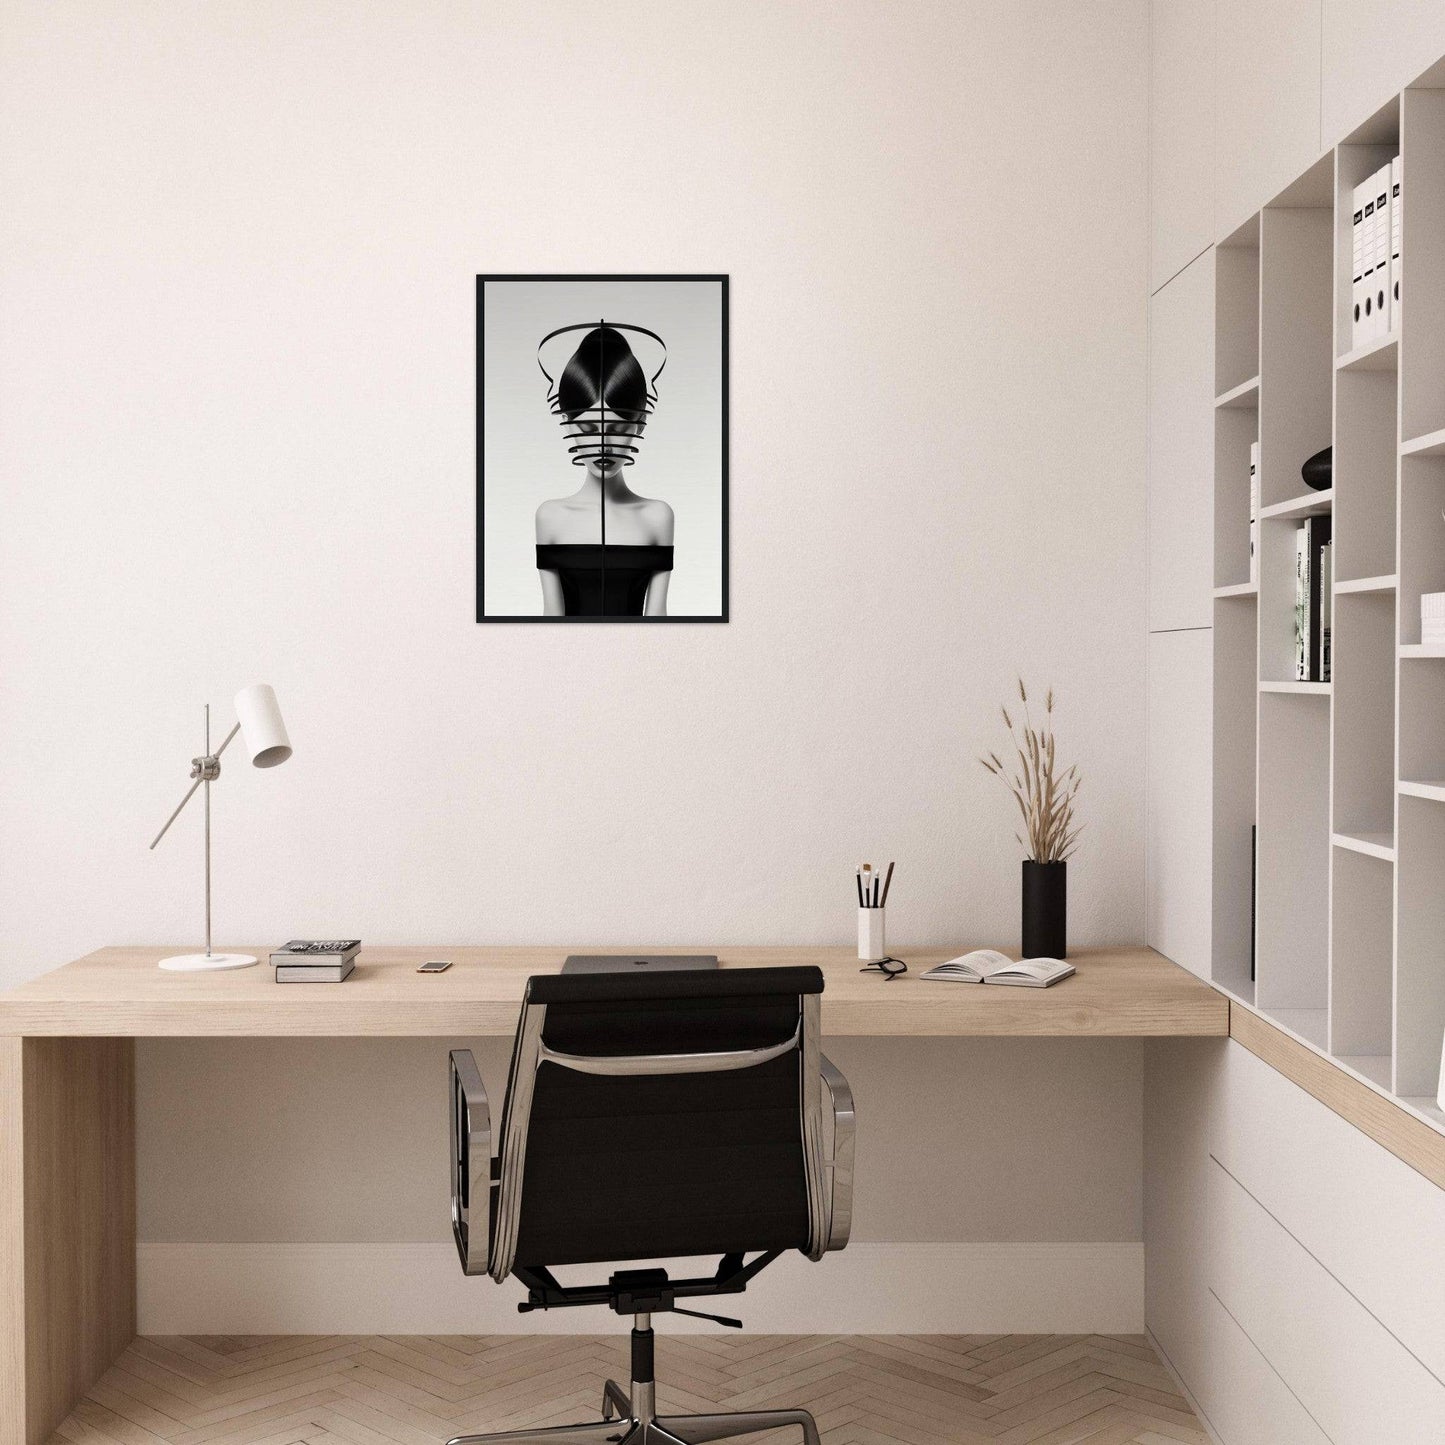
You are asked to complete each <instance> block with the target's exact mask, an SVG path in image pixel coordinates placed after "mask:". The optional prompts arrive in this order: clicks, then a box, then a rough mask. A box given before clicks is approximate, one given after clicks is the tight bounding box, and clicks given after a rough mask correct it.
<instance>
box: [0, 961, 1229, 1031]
mask: <svg viewBox="0 0 1445 1445" xmlns="http://www.w3.org/2000/svg"><path fill="white" fill-rule="evenodd" d="M169 951H170V950H168V949H164V948H102V949H100V950H99V951H98V952H96V953H92V954H89V955H87V956H86V957H85V958H81V959H77V960H76V961H75V962H74V963H68V964H66V965H65V967H64V968H58V969H56V970H55V971H54V972H53V973H47V974H45V975H43V976H42V977H40V978H37V979H34V980H32V981H31V982H30V983H25V984H21V985H20V987H19V988H16V989H13V990H11V991H10V992H9V993H4V994H0V1034H15V1035H29V1036H32V1037H35V1036H41V1035H61V1036H65V1037H76V1036H95V1035H109V1036H111V1037H115V1036H121V1037H128V1038H149V1037H154V1036H160V1035H180V1036H184V1037H189V1038H195V1037H199V1036H211V1035H223V1034H233V1035H243V1036H254V1035H262V1036H266V1037H275V1036H278V1035H301V1036H310V1037H321V1036H328V1037H357V1036H364V1037H378V1036H388V1035H390V1036H401V1037H417V1036H426V1035H441V1036H450V1035H456V1034H473V1035H479V1036H480V1035H488V1034H494V1035H495V1034H500V1035H504V1036H508V1037H509V1036H510V1035H511V1033H512V1031H513V1030H514V1029H515V1028H516V1026H517V1009H518V1006H519V1005H520V1003H521V999H522V988H523V985H524V984H525V982H526V980H527V978H528V976H529V975H531V974H534V973H555V972H556V971H557V969H559V968H560V967H561V965H562V960H563V958H564V957H566V955H567V954H568V953H582V952H588V951H593V952H599V953H601V952H614V951H615V950H612V949H605V948H594V949H590V950H589V948H588V947H587V946H585V945H572V946H568V947H557V948H452V947H447V946H446V945H443V944H437V945H434V946H431V947H427V948H364V949H362V951H361V953H360V955H359V956H358V959H357V964H356V972H355V973H353V974H352V976H351V977H350V978H349V979H347V981H346V982H345V983H344V984H341V985H331V986H328V985H324V984H316V985H309V986H308V985H303V984H295V985H278V984H276V983H274V982H273V981H272V978H271V970H270V968H268V967H267V966H266V965H265V963H264V959H265V957H266V953H267V950H266V949H265V948H257V947H254V946H252V947H249V948H246V949H244V950H243V951H244V952H247V953H255V954H258V955H259V956H260V957H261V958H262V960H263V962H262V963H261V964H260V965H259V966H257V967H256V968H243V969H237V970H235V971H233V972H229V973H162V972H161V971H160V970H159V969H158V968H157V967H156V961H157V960H158V959H161V958H164V957H165V956H166V954H167V953H168V952H169ZM651 951H655V952H663V953H665V952H667V951H668V950H667V949H666V948H660V949H654V950H651ZM672 951H674V952H685V951H688V950H683V949H674V950H672ZM695 951H701V947H700V946H699V948H698V949H697V950H695ZM904 952H905V954H906V956H907V958H908V965H909V969H910V972H909V973H907V974H905V975H904V976H903V977H901V978H897V979H894V980H893V981H892V982H885V980H884V979H883V978H882V976H881V975H879V974H876V973H875V974H867V973H859V972H858V960H857V958H856V957H855V956H854V952H853V950H852V949H848V948H808V947H802V948H732V949H725V950H722V951H721V952H719V958H720V960H721V962H722V964H723V966H724V967H729V968H748V967H751V968H759V967H764V966H770V965H787V964H803V963H812V964H817V965H818V966H819V967H820V968H821V969H822V970H823V972H824V974H825V975H826V979H827V987H826V988H825V990H824V993H823V1029H824V1032H825V1033H829V1034H865V1035H896V1034H919V1035H927V1034H932V1035H945V1036H954V1037H962V1036H969V1037H971V1036H977V1035H1009V1036H1018V1035H1085V1036H1089V1037H1114V1038H1117V1037H1121V1036H1127V1037H1160V1036H1166V1037H1174V1036H1179V1035H1186V1034H1188V1035H1193V1034H1220V1035H1223V1034H1227V1033H1228V1032H1229V1005H1228V1000H1227V999H1225V997H1224V996H1223V995H1222V994H1219V993H1216V992H1215V991H1214V990H1213V989H1212V988H1210V987H1209V986H1208V985H1207V984H1204V983H1201V982H1200V981H1199V980H1198V979H1197V978H1195V977H1194V975H1193V974H1191V973H1189V972H1187V971H1186V970H1184V969H1182V968H1180V967H1179V966H1178V965H1177V964H1173V963H1170V962H1169V961H1168V959H1165V958H1162V957H1161V956H1160V955H1159V954H1157V953H1155V952H1154V951H1153V950H1152V949H1148V948H1107V949H1082V950H1080V951H1078V952H1076V953H1074V954H1071V955H1070V962H1071V963H1073V964H1074V966H1075V967H1076V968H1077V969H1078V973H1077V974H1075V976H1074V977H1073V978H1069V979H1065V980H1064V982H1063V983H1061V984H1056V985H1055V986H1054V987H1053V988H1049V989H1032V988H1028V989H1026V988H998V987H994V986H985V987H979V986H977V985H972V984H948V983H943V984H940V983H925V982H923V981H922V980H920V978H919V977H918V975H919V974H921V973H922V972H923V971H924V969H926V968H931V967H932V966H933V965H934V964H935V963H940V962H942V961H943V960H944V959H945V958H951V957H953V956H954V955H955V954H957V953H958V952H959V950H958V949H940V948H928V949H905V950H904ZM428 958H450V959H452V960H454V962H453V965H452V967H451V968H450V969H448V971H447V972H446V973H441V974H434V975H429V976H428V975H421V974H418V973H417V972H416V968H417V965H418V964H420V963H421V962H422V961H423V960H425V959H428Z"/></svg>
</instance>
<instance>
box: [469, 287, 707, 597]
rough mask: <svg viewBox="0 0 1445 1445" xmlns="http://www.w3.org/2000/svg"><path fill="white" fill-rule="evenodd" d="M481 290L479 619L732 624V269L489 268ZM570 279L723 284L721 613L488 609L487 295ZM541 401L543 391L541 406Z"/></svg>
mask: <svg viewBox="0 0 1445 1445" xmlns="http://www.w3.org/2000/svg"><path fill="white" fill-rule="evenodd" d="M476 279H477V290H476V308H477V309H476V437H475V445H476V458H475V487H476V490H475V494H474V495H475V507H476V512H475V537H476V570H475V586H476V621H477V622H478V623H483V622H488V623H497V622H500V623H514V622H538V623H545V624H554V623H561V624H564V625H567V624H585V623H606V624H610V623H637V622H641V623H646V624H649V625H655V624H666V623H709V622H727V621H728V620H729V611H730V585H731V584H730V576H729V573H730V565H729V564H730V551H731V542H730V527H731V502H730V498H729V477H728V473H729V465H730V463H729V447H728V426H729V365H730V363H729V325H730V313H729V307H730V299H729V277H728V275H727V274H726V273H721V274H713V273H694V272H679V273H660V274H640V273H607V274H601V273H599V274H593V273H585V272H584V273H551V274H534V273H530V272H488V273H478V275H477V278H476ZM519 281H520V282H569V283H615V282H625V283H635V284H641V283H647V282H696V283H707V284H713V285H716V286H717V288H718V304H719V308H720V354H719V368H720V372H719V376H720V385H719V395H718V412H719V425H720V428H721V435H720V438H719V453H718V455H719V458H720V463H721V476H720V482H721V515H720V517H719V528H720V533H719V547H720V555H719V561H720V574H721V593H720V605H719V609H718V611H717V612H716V613H708V614H706V615H701V616H699V615H691V614H678V615H673V614H671V613H669V614H668V615H667V616H665V617H636V616H550V617H549V616H545V615H541V614H528V613H520V614H511V613H507V614H491V615H489V614H488V613H487V611H486V593H485V587H486V556H485V548H486V525H487V505H486V475H485V472H486V461H485V455H486V448H485V441H486V425H487V397H486V395H485V391H486V376H485V365H484V362H485V351H484V347H485V337H486V324H485V323H486V293H487V287H488V285H490V284H492V283H504V282H519ZM540 404H541V400H540V394H539V405H540Z"/></svg>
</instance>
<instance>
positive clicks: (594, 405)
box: [537, 322, 673, 618]
mask: <svg viewBox="0 0 1445 1445" xmlns="http://www.w3.org/2000/svg"><path fill="white" fill-rule="evenodd" d="M567 331H583V332H585V333H586V334H585V335H584V336H583V337H582V340H581V342H580V344H579V345H578V347H577V349H576V351H574V352H573V353H572V356H571V358H570V360H569V361H568V362H567V365H566V366H565V367H564V368H563V370H562V373H561V376H560V377H559V378H558V379H557V381H556V382H555V383H554V382H552V378H551V376H550V375H549V374H548V372H547V369H546V367H545V365H544V366H542V374H543V376H546V377H547V380H548V382H549V383H551V387H550V390H549V392H548V396H547V400H548V402H549V404H550V405H551V409H552V414H553V415H554V416H555V417H557V419H558V420H559V421H560V422H561V424H562V434H563V435H564V436H565V437H566V438H567V442H568V446H567V451H568V453H569V455H570V457H571V461H572V465H573V466H574V467H581V468H582V485H581V486H580V487H578V488H577V490H576V491H575V492H573V493H572V494H571V495H570V496H566V497H556V498H553V499H552V500H550V501H546V502H543V503H542V505H541V506H540V507H538V508H537V575H538V577H539V578H540V579H541V583H542V612H543V615H544V616H546V617H594V618H596V617H666V616H667V584H668V579H669V578H670V577H671V575H672V529H673V517H672V508H671V507H669V506H668V504H667V503H666V502H663V501H658V500H657V499H655V498H652V497H643V496H640V495H639V494H638V493H636V492H634V491H633V490H632V489H631V488H630V487H629V486H628V485H627V483H626V482H625V481H624V480H623V476H624V474H625V472H626V469H627V468H628V467H630V466H632V464H633V463H634V462H635V461H636V459H637V451H638V445H639V443H640V441H641V437H642V432H643V428H644V427H645V426H646V425H647V419H648V417H649V416H650V415H651V413H652V409H653V406H654V404H655V403H656V401H657V393H656V391H655V390H654V389H653V386H652V385H651V384H650V383H649V381H648V378H647V374H646V372H644V370H643V369H642V366H641V364H640V363H639V362H638V359H637V357H636V355H634V353H633V350H632V346H631V345H630V344H629V342H628V339H627V337H626V335H624V332H629V331H630V332H634V333H637V334H638V335H640V336H645V337H649V338H651V340H652V341H654V342H656V343H657V345H658V347H659V348H661V347H662V341H661V339H660V338H659V337H657V336H655V335H653V333H652V332H650V331H646V330H644V329H643V328H642V327H638V326H626V325H624V324H622V323H618V324H616V325H613V326H609V325H607V324H606V323H605V322H599V323H598V324H597V325H595V326H594V325H591V324H590V323H588V324H587V325H584V326H567V327H563V328H562V330H561V331H560V332H558V331H554V332H552V333H551V334H550V335H549V336H547V337H545V338H544V339H543V342H542V346H543V347H545V346H546V345H547V343H548V342H549V341H552V340H553V339H554V338H556V337H557V336H559V335H561V334H562V333H563V332H567ZM663 354H664V355H665V352H664V353H663ZM540 364H541V361H540V357H539V365H540ZM661 372H662V366H661V365H659V366H658V368H657V370H656V371H655V372H654V373H653V377H652V381H653V382H654V383H655V382H656V380H657V377H658V376H659V375H660V374H661Z"/></svg>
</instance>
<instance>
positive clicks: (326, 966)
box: [275, 955, 356, 983]
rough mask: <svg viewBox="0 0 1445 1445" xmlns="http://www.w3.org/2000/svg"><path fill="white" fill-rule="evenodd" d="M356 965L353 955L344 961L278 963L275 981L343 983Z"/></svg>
mask: <svg viewBox="0 0 1445 1445" xmlns="http://www.w3.org/2000/svg"><path fill="white" fill-rule="evenodd" d="M355 967H356V958H355V955H353V956H352V957H351V958H348V959H347V960H346V962H345V963H278V964H277V965H276V970H275V977H276V982H277V983H345V982H346V980H347V979H348V978H349V977H350V976H351V972H352V970H353V969H354V968H355Z"/></svg>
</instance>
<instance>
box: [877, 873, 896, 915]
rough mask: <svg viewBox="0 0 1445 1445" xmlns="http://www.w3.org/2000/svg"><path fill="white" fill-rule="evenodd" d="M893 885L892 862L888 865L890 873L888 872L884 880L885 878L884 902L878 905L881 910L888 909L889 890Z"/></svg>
mask: <svg viewBox="0 0 1445 1445" xmlns="http://www.w3.org/2000/svg"><path fill="white" fill-rule="evenodd" d="M892 885H893V864H892V863H891V862H890V863H889V864H888V872H887V874H885V875H884V878H883V902H882V903H880V904H879V905H878V906H879V907H880V908H886V907H887V906H888V890H889V888H890V887H892Z"/></svg>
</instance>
